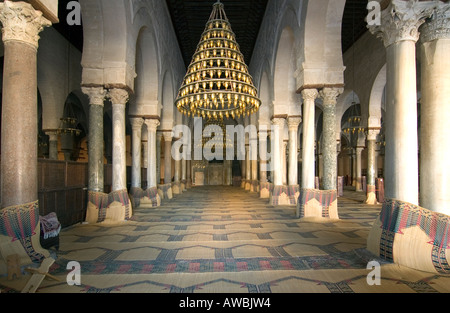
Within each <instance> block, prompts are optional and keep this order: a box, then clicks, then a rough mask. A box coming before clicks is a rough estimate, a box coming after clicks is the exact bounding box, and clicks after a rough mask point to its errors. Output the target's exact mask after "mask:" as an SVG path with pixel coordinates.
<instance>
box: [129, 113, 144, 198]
mask: <svg viewBox="0 0 450 313" xmlns="http://www.w3.org/2000/svg"><path fill="white" fill-rule="evenodd" d="M130 122H131V128H132V139H131V145H132V148H131V153H132V167H131V188H139V189H142V177H141V173H142V163H141V161H142V159H141V158H142V153H141V151H142V148H141V142H142V126H143V125H144V119H143V118H142V117H135V118H130Z"/></svg>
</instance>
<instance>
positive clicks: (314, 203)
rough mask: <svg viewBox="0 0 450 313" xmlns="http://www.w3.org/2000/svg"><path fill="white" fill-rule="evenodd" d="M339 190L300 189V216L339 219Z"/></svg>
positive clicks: (298, 209)
mask: <svg viewBox="0 0 450 313" xmlns="http://www.w3.org/2000/svg"><path fill="white" fill-rule="evenodd" d="M337 204H338V198H337V190H317V189H304V188H302V189H301V190H300V196H299V198H298V204H297V217H298V218H321V219H322V218H326V219H339V214H338V205H337Z"/></svg>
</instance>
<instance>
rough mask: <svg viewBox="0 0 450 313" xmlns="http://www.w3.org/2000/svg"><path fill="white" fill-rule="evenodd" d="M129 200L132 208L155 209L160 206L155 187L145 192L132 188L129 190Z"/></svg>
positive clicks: (159, 198)
mask: <svg viewBox="0 0 450 313" xmlns="http://www.w3.org/2000/svg"><path fill="white" fill-rule="evenodd" d="M130 200H131V203H132V205H133V207H134V208H156V207H159V206H161V197H160V196H159V194H158V189H157V188H156V187H153V188H149V189H147V190H143V189H141V188H136V187H133V188H131V190H130Z"/></svg>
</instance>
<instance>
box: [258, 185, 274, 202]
mask: <svg viewBox="0 0 450 313" xmlns="http://www.w3.org/2000/svg"><path fill="white" fill-rule="evenodd" d="M270 193H271V187H270V183H268V182H261V183H260V186H259V197H260V198H261V199H269V198H270Z"/></svg>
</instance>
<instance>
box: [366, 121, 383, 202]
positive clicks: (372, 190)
mask: <svg viewBox="0 0 450 313" xmlns="http://www.w3.org/2000/svg"><path fill="white" fill-rule="evenodd" d="M379 133H380V130H379V129H369V130H368V131H367V199H366V204H372V205H373V204H377V203H378V201H377V195H376V179H377V172H378V169H377V160H376V147H377V136H378V134H379Z"/></svg>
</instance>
